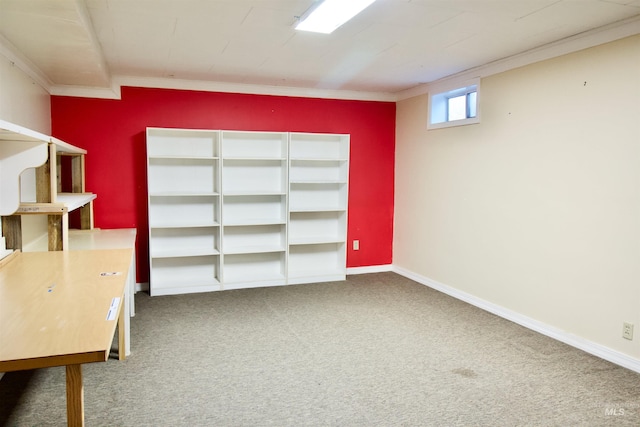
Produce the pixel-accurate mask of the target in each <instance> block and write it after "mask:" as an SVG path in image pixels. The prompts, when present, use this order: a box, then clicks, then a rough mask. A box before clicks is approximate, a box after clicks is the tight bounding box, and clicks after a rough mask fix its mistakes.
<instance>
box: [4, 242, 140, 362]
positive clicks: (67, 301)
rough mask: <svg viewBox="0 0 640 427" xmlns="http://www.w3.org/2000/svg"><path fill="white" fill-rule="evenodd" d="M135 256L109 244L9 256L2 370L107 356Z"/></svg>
mask: <svg viewBox="0 0 640 427" xmlns="http://www.w3.org/2000/svg"><path fill="white" fill-rule="evenodd" d="M132 256H133V252H132V249H110V250H87V251H56V252H29V253H16V254H14V255H10V257H12V259H8V260H7V259H5V260H3V261H2V265H1V266H0V372H8V371H15V370H23V369H35V368H43V367H49V366H62V365H70V364H80V363H88V362H100V361H106V360H107V358H108V357H109V351H110V348H111V343H112V340H113V335H114V333H115V328H116V324H117V321H118V313H119V307H122V304H124V298H123V297H124V291H125V285H126V281H127V274H128V271H129V266H130V264H131V257H132ZM118 298H119V305H118V306H117V307H113V306H114V305H115V302H116V300H117V299H118Z"/></svg>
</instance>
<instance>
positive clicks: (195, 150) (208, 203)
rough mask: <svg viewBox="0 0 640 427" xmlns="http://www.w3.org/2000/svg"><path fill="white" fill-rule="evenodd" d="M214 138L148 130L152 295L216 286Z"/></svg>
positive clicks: (216, 154) (216, 155)
mask: <svg viewBox="0 0 640 427" xmlns="http://www.w3.org/2000/svg"><path fill="white" fill-rule="evenodd" d="M219 137H220V133H219V132H216V131H198V130H189V129H159V128H148V129H147V159H148V163H147V182H148V195H149V264H150V283H151V287H150V288H151V294H152V295H164V294H175V293H184V292H204V291H212V290H219V289H221V285H220V283H221V278H220V156H219V152H220V148H219V147H220V143H219Z"/></svg>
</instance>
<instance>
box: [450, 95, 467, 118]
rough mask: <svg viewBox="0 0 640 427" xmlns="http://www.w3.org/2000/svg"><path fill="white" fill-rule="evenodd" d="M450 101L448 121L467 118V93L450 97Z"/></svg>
mask: <svg viewBox="0 0 640 427" xmlns="http://www.w3.org/2000/svg"><path fill="white" fill-rule="evenodd" d="M447 102H448V107H449V108H448V110H447V111H448V114H447V121H451V120H462V119H466V118H467V97H466V95H460V96H456V97H453V98H449V99H448V100H447Z"/></svg>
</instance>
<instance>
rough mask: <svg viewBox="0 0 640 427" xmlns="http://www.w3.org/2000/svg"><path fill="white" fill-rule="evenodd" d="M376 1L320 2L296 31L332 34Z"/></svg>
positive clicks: (346, 0) (340, 0) (301, 18)
mask: <svg viewBox="0 0 640 427" xmlns="http://www.w3.org/2000/svg"><path fill="white" fill-rule="evenodd" d="M374 1H375V0H324V1H318V2H316V3H317V4H316V5H314V6H312V7H311V8H310V9H309V10H308V11H307V12H306V13H305V14H304V15H302V16H301V17H300V22H299V23H298V25H296V30H301V31H312V32H314V33H323V34H330V33H332V32H333V30H335V29H336V28H338V27H339V26H341V25H342V24H344V23H345V22H347V21H348V20H349V19H351V18H353V17H354V16H356V15H357V14H358V13H360V12H362V11H363V10H364V9H365V8H366V7H367V6H369V5H370V4H371V3H373V2H374Z"/></svg>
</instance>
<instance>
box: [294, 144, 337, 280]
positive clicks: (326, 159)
mask: <svg viewBox="0 0 640 427" xmlns="http://www.w3.org/2000/svg"><path fill="white" fill-rule="evenodd" d="M348 188H349V136H348V135H334V134H308V133H292V134H291V135H290V141H289V218H288V219H289V240H288V243H289V247H288V254H289V259H288V275H287V276H288V281H289V283H291V284H295V283H307V282H319V281H330V280H344V278H345V277H346V246H347V241H346V238H347V200H348Z"/></svg>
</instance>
